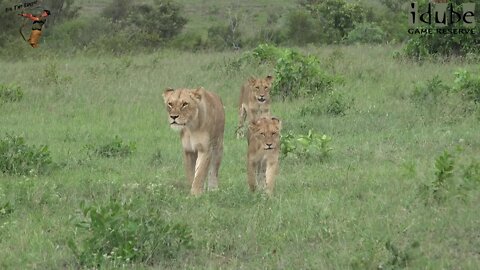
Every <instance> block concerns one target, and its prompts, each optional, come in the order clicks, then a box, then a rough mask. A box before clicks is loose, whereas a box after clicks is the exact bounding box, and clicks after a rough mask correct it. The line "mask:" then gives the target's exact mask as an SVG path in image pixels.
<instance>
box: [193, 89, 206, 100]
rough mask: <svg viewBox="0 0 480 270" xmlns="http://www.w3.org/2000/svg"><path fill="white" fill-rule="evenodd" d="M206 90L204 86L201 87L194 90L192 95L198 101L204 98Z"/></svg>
mask: <svg viewBox="0 0 480 270" xmlns="http://www.w3.org/2000/svg"><path fill="white" fill-rule="evenodd" d="M204 91H205V89H204V88H203V87H199V88H197V89H195V91H193V92H192V97H193V98H194V99H196V100H198V101H200V100H202V94H203V92H204Z"/></svg>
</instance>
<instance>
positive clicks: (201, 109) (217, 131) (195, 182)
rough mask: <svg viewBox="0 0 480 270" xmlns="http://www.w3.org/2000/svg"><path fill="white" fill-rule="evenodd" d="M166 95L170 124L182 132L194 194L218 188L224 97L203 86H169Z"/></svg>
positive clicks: (223, 125)
mask: <svg viewBox="0 0 480 270" xmlns="http://www.w3.org/2000/svg"><path fill="white" fill-rule="evenodd" d="M163 99H164V101H165V105H166V107H167V111H168V122H169V124H170V127H171V128H172V129H174V130H177V131H179V132H180V138H181V141H182V146H183V158H184V163H185V172H186V176H187V178H188V180H189V182H190V184H191V194H192V195H199V194H201V193H202V192H203V188H204V182H205V178H206V177H207V174H208V178H209V179H208V188H209V189H217V188H218V169H219V168H220V163H221V161H222V155H223V132H224V127H225V112H224V108H223V103H222V100H221V99H220V97H218V96H217V95H216V94H214V93H212V92H209V91H206V90H205V89H203V87H201V88H198V89H195V90H191V89H176V90H174V89H171V88H169V89H166V90H165V92H164V93H163Z"/></svg>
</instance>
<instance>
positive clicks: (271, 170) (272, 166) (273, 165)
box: [266, 159, 278, 195]
mask: <svg viewBox="0 0 480 270" xmlns="http://www.w3.org/2000/svg"><path fill="white" fill-rule="evenodd" d="M277 173H278V159H277V160H276V161H267V170H266V184H267V190H266V192H267V194H268V195H272V194H273V189H274V188H275V177H276V176H277Z"/></svg>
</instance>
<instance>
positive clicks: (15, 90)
mask: <svg viewBox="0 0 480 270" xmlns="http://www.w3.org/2000/svg"><path fill="white" fill-rule="evenodd" d="M22 98H23V90H22V88H21V87H20V86H18V85H16V84H0V102H15V101H20V100H21V99H22Z"/></svg>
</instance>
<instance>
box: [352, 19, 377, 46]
mask: <svg viewBox="0 0 480 270" xmlns="http://www.w3.org/2000/svg"><path fill="white" fill-rule="evenodd" d="M384 41H385V32H384V31H383V30H382V29H381V28H380V27H379V26H377V25H375V24H374V23H357V24H355V28H354V29H352V31H350V32H349V33H348V36H347V37H346V42H347V43H350V44H352V43H382V42H384Z"/></svg>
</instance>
